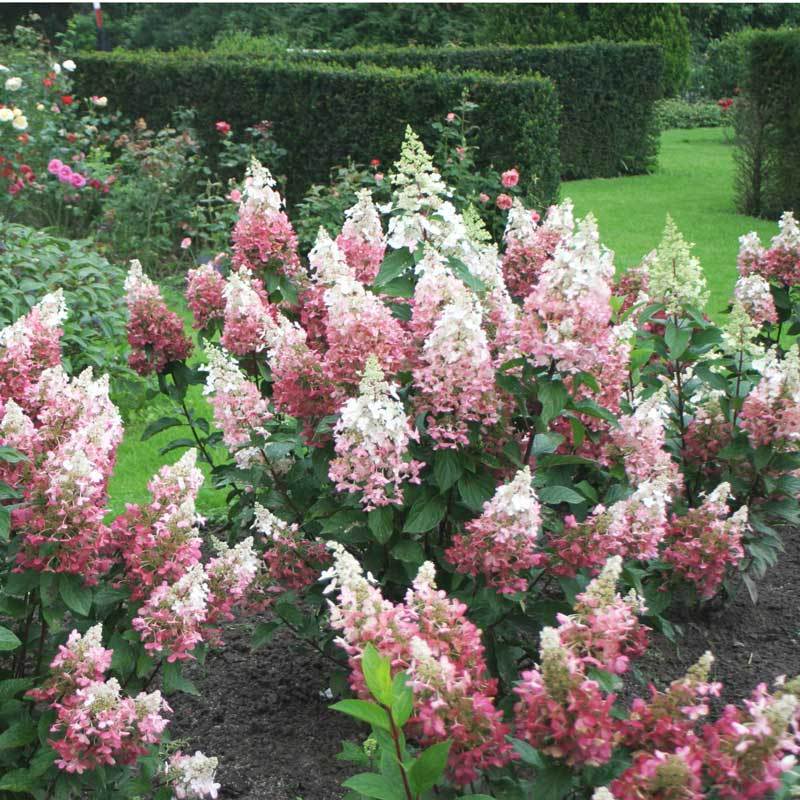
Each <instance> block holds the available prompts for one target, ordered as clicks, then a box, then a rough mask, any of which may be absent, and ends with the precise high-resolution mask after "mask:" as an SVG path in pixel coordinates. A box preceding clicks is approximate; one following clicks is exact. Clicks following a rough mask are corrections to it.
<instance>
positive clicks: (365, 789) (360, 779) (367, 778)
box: [342, 772, 405, 800]
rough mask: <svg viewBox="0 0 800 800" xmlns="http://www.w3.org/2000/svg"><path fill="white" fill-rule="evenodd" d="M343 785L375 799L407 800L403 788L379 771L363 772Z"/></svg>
mask: <svg viewBox="0 0 800 800" xmlns="http://www.w3.org/2000/svg"><path fill="white" fill-rule="evenodd" d="M342 786H344V787H345V789H353V790H355V791H356V792H358V793H359V794H361V795H364V797H370V798H375V800H405V795H404V793H403V789H402V787H400V786H395V784H393V783H391V782H390V781H389V779H388V778H385V777H384V776H383V775H378V773H377V772H362V773H361V774H359V775H353V777H352V778H348V779H347V780H346V781H344V783H342Z"/></svg>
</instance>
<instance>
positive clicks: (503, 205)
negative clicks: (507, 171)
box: [495, 194, 513, 211]
mask: <svg viewBox="0 0 800 800" xmlns="http://www.w3.org/2000/svg"><path fill="white" fill-rule="evenodd" d="M495 203H496V204H497V207H498V208H499V209H501V210H502V211H508V209H509V208H511V206H512V204H513V200H512V199H511V198H510V197H509V196H508V195H507V194H499V195H497V200H495Z"/></svg>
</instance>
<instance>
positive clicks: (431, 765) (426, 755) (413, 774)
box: [408, 741, 451, 794]
mask: <svg viewBox="0 0 800 800" xmlns="http://www.w3.org/2000/svg"><path fill="white" fill-rule="evenodd" d="M450 745H451V742H449V741H447V742H437V743H436V744H433V745H431V746H430V747H428V748H427V749H426V750H423V751H422V753H421V754H420V755H419V756H418V757H417V759H416V760H415V761H414V763H413V764H412V765H411V769H410V770H409V771H408V777H409V778H410V779H411V783H412V785H413V788H414V791H416V792H417V793H418V794H423V793H424V792H427V791H428V789H432V788H433V787H434V786H435V785H436V784H437V783H438V782H439V781H440V780H441V778H442V775H443V774H444V768H445V767H446V766H447V755H448V753H449V752H450Z"/></svg>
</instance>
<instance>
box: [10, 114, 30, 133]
mask: <svg viewBox="0 0 800 800" xmlns="http://www.w3.org/2000/svg"><path fill="white" fill-rule="evenodd" d="M11 124H12V126H13V127H14V128H16V129H17V130H18V131H24V130H25V129H26V128H27V127H28V119H27V117H24V116H19V117H14V121H13V122H12V123H11Z"/></svg>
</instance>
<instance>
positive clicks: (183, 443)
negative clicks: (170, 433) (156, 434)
mask: <svg viewBox="0 0 800 800" xmlns="http://www.w3.org/2000/svg"><path fill="white" fill-rule="evenodd" d="M196 444H197V443H196V442H195V440H194V439H187V438H183V439H173V440H172V441H171V442H170V443H169V444H165V445H164V446H163V447H161V448H159V451H158V454H159V455H160V456H165V455H166V454H167V453H170V452H172V451H173V450H180V449H181V448H182V447H195V446H196Z"/></svg>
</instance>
